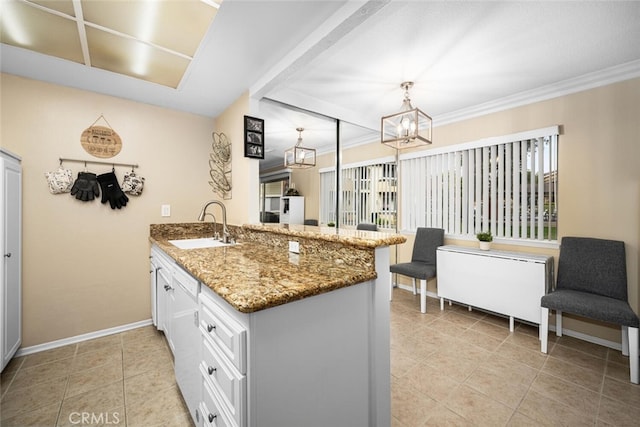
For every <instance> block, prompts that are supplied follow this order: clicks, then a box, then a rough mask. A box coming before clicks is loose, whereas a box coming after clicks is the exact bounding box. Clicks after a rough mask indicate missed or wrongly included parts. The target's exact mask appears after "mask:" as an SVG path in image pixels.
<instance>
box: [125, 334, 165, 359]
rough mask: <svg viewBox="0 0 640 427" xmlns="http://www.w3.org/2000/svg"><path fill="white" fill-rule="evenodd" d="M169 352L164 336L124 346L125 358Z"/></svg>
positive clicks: (132, 342)
mask: <svg viewBox="0 0 640 427" xmlns="http://www.w3.org/2000/svg"><path fill="white" fill-rule="evenodd" d="M167 350H168V347H167V344H166V340H165V338H164V335H156V336H148V337H145V338H141V339H139V340H135V341H130V342H127V343H125V344H124V349H123V355H124V358H125V359H127V358H130V357H138V356H140V355H146V354H153V353H158V352H165V351H167Z"/></svg>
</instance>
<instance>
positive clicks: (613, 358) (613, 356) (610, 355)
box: [607, 348, 629, 367]
mask: <svg viewBox="0 0 640 427" xmlns="http://www.w3.org/2000/svg"><path fill="white" fill-rule="evenodd" d="M607 360H608V361H609V362H613V363H618V364H620V365H625V366H627V367H628V366H629V356H625V355H624V354H622V352H621V351H620V350H615V349H613V348H608V349H607Z"/></svg>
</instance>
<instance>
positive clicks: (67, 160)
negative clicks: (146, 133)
mask: <svg viewBox="0 0 640 427" xmlns="http://www.w3.org/2000/svg"><path fill="white" fill-rule="evenodd" d="M64 162H74V163H84V166H85V167H86V166H87V165H88V164H93V165H107V166H111V167H116V166H126V167H130V168H131V170H134V169H135V168H138V167H140V166H138V165H137V164H135V163H118V162H101V161H99V160H81V159H69V158H66V157H60V166H62V163H64Z"/></svg>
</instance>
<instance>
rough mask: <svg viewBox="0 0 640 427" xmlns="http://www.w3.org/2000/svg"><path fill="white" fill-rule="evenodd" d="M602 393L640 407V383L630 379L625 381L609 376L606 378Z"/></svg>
mask: <svg viewBox="0 0 640 427" xmlns="http://www.w3.org/2000/svg"><path fill="white" fill-rule="evenodd" d="M602 394H603V395H604V396H607V397H610V398H611V399H615V400H619V401H621V402H623V403H625V404H627V405H629V406H635V407H636V408H640V385H637V384H632V383H631V382H629V381H628V380H627V381H626V382H623V381H618V380H615V379H612V378H608V377H607V378H605V379H604V387H603V388H602Z"/></svg>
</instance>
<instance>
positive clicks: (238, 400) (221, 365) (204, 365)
mask: <svg viewBox="0 0 640 427" xmlns="http://www.w3.org/2000/svg"><path fill="white" fill-rule="evenodd" d="M202 359H203V360H202V362H201V363H200V372H201V373H202V376H203V377H204V378H205V379H206V380H207V381H210V382H211V384H213V388H214V389H215V390H216V391H218V392H219V395H220V397H221V400H222V401H223V403H224V404H225V407H226V409H227V411H228V412H229V415H231V417H232V418H233V419H234V421H235V422H236V424H238V425H240V426H241V425H243V421H244V417H245V415H244V414H245V407H246V404H245V402H246V389H247V385H246V384H247V382H246V377H245V376H244V375H242V374H240V373H238V371H237V370H236V369H235V368H234V367H232V366H231V365H230V364H229V362H227V361H226V360H225V358H224V356H222V354H220V353H219V351H218V349H216V346H215V344H212V343H211V342H210V341H209V340H208V339H203V340H202Z"/></svg>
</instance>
